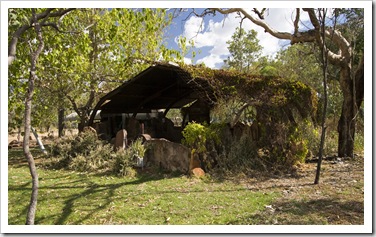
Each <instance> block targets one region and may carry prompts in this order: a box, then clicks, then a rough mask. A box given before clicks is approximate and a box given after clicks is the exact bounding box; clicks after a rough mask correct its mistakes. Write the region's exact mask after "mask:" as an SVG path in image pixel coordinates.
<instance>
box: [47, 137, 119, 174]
mask: <svg viewBox="0 0 376 237" xmlns="http://www.w3.org/2000/svg"><path fill="white" fill-rule="evenodd" d="M111 153H112V146H111V145H110V144H108V143H105V142H104V141H101V140H99V139H98V138H97V136H96V134H95V133H93V132H90V131H88V132H82V133H80V134H79V135H78V136H76V137H75V138H66V139H59V140H57V141H56V142H54V143H53V144H51V152H50V154H51V156H52V157H54V158H58V159H57V161H56V163H55V164H54V165H53V166H54V167H55V168H68V169H72V170H77V171H105V170H108V168H109V166H110V163H111Z"/></svg>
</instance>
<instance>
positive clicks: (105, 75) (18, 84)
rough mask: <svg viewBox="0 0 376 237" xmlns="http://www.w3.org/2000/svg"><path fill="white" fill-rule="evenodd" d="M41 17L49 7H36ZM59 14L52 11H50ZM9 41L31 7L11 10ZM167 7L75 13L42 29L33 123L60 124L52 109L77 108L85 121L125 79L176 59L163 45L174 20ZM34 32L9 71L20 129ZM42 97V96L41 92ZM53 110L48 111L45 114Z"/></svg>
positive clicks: (29, 33)
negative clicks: (25, 80)
mask: <svg viewBox="0 0 376 237" xmlns="http://www.w3.org/2000/svg"><path fill="white" fill-rule="evenodd" d="M36 11H37V13H41V12H43V11H45V9H36ZM54 11H56V10H52V13H53V12H54ZM9 12H10V18H9V22H8V23H9V26H10V27H9V29H8V33H9V34H8V35H9V38H8V40H9V41H10V39H11V38H10V37H11V35H12V34H13V33H14V32H15V31H16V30H17V27H19V26H20V24H28V22H29V21H28V20H27V21H25V20H24V19H29V18H30V17H31V10H30V9H10V10H9ZM171 17H172V16H171V15H169V14H168V13H167V12H166V9H149V8H144V9H137V10H135V9H127V8H119V9H115V8H114V9H95V8H90V9H76V10H74V11H71V12H70V13H69V14H67V15H65V16H64V18H62V19H61V21H59V22H55V20H59V19H49V20H48V22H50V21H51V22H52V23H56V24H57V26H58V27H59V30H60V31H64V33H61V32H58V31H56V29H54V28H53V27H43V39H44V42H45V49H44V51H43V52H42V54H41V56H40V58H39V64H38V69H40V70H38V71H37V76H38V81H36V90H35V91H36V94H35V97H34V98H35V100H36V102H37V103H33V104H35V108H33V109H34V110H33V111H35V113H33V123H34V126H35V125H41V124H47V123H48V124H50V123H52V122H53V121H55V122H56V119H57V116H56V114H57V110H56V113H51V110H52V108H56V106H58V107H64V108H67V109H68V108H69V109H74V110H75V111H76V112H77V113H78V115H79V116H80V118H81V119H82V120H83V121H84V122H85V121H87V120H88V114H89V112H90V110H91V109H92V107H93V105H94V104H95V103H96V102H97V101H98V99H99V98H100V97H101V96H102V95H103V94H104V93H107V92H108V91H110V90H112V89H114V88H115V87H117V86H118V85H119V84H120V83H122V82H123V81H124V80H126V79H128V78H130V77H131V76H132V75H135V74H136V73H138V72H140V71H142V70H143V69H145V68H146V67H147V66H148V63H149V62H151V61H157V60H159V59H160V57H161V55H162V56H163V59H165V60H169V59H171V58H173V57H174V56H173V55H174V54H176V53H177V52H175V51H170V50H169V49H167V48H166V47H165V45H164V31H165V29H166V28H167V27H168V25H169V24H170V22H171ZM34 38H36V36H35V32H34V31H31V30H27V31H26V32H25V33H24V35H22V37H21V38H20V39H19V42H18V45H17V55H16V60H15V61H14V62H13V64H12V65H11V66H10V67H9V82H10V83H9V85H10V86H9V89H8V90H9V95H10V100H9V101H10V103H9V111H11V112H12V113H11V114H12V117H11V120H12V121H14V124H15V125H14V126H15V127H17V126H18V125H17V124H19V123H20V122H19V119H17V117H22V114H19V113H20V112H22V111H20V110H19V109H18V107H21V108H22V106H23V105H22V103H20V102H22V101H23V98H24V95H25V89H26V88H25V86H24V85H23V81H24V79H25V78H28V66H29V64H30V63H29V61H30V60H29V58H30V55H29V51H30V50H29V43H30V44H31V45H32V46H33V45H34V44H33V39H34ZM42 91H43V93H39V92H42ZM46 111H49V113H46Z"/></svg>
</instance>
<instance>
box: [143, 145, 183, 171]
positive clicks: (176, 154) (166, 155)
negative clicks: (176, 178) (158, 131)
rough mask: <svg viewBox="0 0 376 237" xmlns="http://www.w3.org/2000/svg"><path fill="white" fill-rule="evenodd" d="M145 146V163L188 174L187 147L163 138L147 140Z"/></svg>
mask: <svg viewBox="0 0 376 237" xmlns="http://www.w3.org/2000/svg"><path fill="white" fill-rule="evenodd" d="M145 146H146V147H147V151H146V153H145V157H144V162H145V163H151V164H154V165H157V166H159V167H161V168H163V169H166V170H169V171H179V172H182V173H188V171H189V161H190V149H189V148H188V147H186V146H183V145H182V144H179V143H174V142H170V141H168V140H166V139H163V138H161V139H150V140H147V141H145Z"/></svg>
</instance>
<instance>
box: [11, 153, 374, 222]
mask: <svg viewBox="0 0 376 237" xmlns="http://www.w3.org/2000/svg"><path fill="white" fill-rule="evenodd" d="M31 151H32V153H33V154H34V155H35V158H36V162H37V168H38V174H39V185H40V187H39V195H38V207H37V213H36V218H35V223H36V224H39V225H81V224H85V225H94V224H95V225H104V224H107V225H128V224H137V225H144V224H148V225H169V224H171V225H179V224H186V225H211V224H218V225H225V224H235V225H247V224H255V225H271V224H283V225H363V224H364V185H365V181H364V157H362V156H358V157H357V158H355V159H353V160H343V161H340V162H337V161H332V160H324V161H323V163H322V173H321V178H320V184H319V185H313V180H314V176H315V171H316V164H315V163H306V164H302V165H301V166H300V167H299V170H298V173H297V176H294V177H291V176H275V175H272V174H270V175H269V176H265V177H264V176H253V177H247V176H246V175H239V176H234V177H233V178H232V179H221V180H220V181H219V180H218V179H216V178H215V177H214V176H213V177H205V178H203V179H196V178H189V177H187V176H185V175H179V174H174V173H164V172H161V171H157V172H149V171H147V170H144V171H143V172H140V173H139V174H138V175H137V177H136V178H121V177H116V176H111V175H100V174H92V173H84V172H82V173H80V172H73V171H68V170H52V169H51V168H43V167H46V166H45V165H44V164H45V162H46V161H47V159H46V158H41V157H42V155H41V153H40V152H39V151H38V150H37V149H32V150H31ZM8 163H9V166H8V180H9V183H8V209H9V211H8V223H9V224H10V225H23V224H24V223H25V220H26V212H27V207H28V203H29V199H30V193H31V177H30V174H29V170H28V167H27V162H26V161H25V158H24V156H23V153H22V149H20V148H17V149H11V150H9V157H8ZM154 171H156V170H154ZM366 182H369V181H366Z"/></svg>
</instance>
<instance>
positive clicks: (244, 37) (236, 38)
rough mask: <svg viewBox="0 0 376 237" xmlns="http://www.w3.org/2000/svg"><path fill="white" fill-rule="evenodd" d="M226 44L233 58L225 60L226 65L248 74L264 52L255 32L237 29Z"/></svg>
mask: <svg viewBox="0 0 376 237" xmlns="http://www.w3.org/2000/svg"><path fill="white" fill-rule="evenodd" d="M226 43H227V44H228V47H227V48H228V50H229V51H230V54H231V56H229V57H228V58H227V59H226V60H224V63H225V64H227V66H228V67H230V68H234V69H236V70H238V71H240V72H245V73H248V72H249V71H250V67H251V66H252V63H254V62H255V61H256V60H257V58H258V57H259V56H260V51H261V50H262V47H261V46H260V45H259V40H258V39H257V32H256V31H255V30H250V31H248V32H245V30H244V29H243V28H240V27H237V28H236V30H235V32H234V34H233V35H232V36H231V40H229V41H227V42H226Z"/></svg>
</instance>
